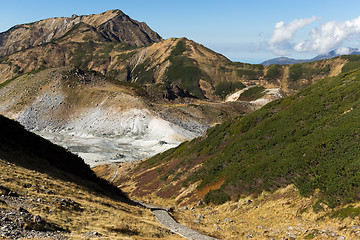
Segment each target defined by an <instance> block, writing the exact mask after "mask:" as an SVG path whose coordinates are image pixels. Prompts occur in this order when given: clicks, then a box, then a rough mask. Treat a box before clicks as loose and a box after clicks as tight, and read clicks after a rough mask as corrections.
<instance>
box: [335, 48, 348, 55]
mask: <svg viewBox="0 0 360 240" xmlns="http://www.w3.org/2000/svg"><path fill="white" fill-rule="evenodd" d="M335 53H336V54H339V55H348V54H350V53H351V49H350V48H347V47H341V48H338V49H336V51H335Z"/></svg>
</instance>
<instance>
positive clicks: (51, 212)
mask: <svg viewBox="0 0 360 240" xmlns="http://www.w3.org/2000/svg"><path fill="white" fill-rule="evenodd" d="M0 171H1V176H0V184H1V185H3V186H5V187H7V188H9V189H11V190H12V191H15V192H17V193H19V194H20V195H21V197H22V198H25V199H26V200H25V201H26V202H28V203H29V204H30V205H29V207H28V209H27V210H28V211H29V212H30V213H32V214H37V215H40V216H41V217H43V218H44V219H45V220H46V221H48V222H51V223H54V224H56V225H58V226H60V227H62V228H64V229H68V230H69V231H70V232H71V233H70V234H69V237H70V238H71V239H84V236H85V235H84V234H86V233H87V232H90V231H97V232H98V233H100V234H101V235H102V239H179V238H178V237H176V236H175V235H173V234H172V233H170V232H169V231H168V230H167V229H165V228H163V227H162V226H161V225H160V224H159V223H158V222H157V221H156V219H155V218H154V217H153V215H152V213H151V212H150V211H149V210H145V209H141V208H138V207H135V206H131V205H128V204H125V203H122V202H119V201H115V200H113V199H110V198H107V197H103V196H100V195H97V194H95V193H92V192H89V191H88V190H87V189H86V188H84V187H80V186H79V185H76V184H74V183H71V182H65V181H63V180H59V179H56V178H53V177H50V176H48V175H46V174H43V173H39V172H36V171H33V170H28V169H26V168H23V167H19V166H16V165H14V164H10V163H8V162H6V161H4V160H0ZM49 191H51V192H53V193H49ZM37 199H41V200H40V201H37ZM58 199H71V200H73V201H75V202H76V203H79V204H80V208H74V207H64V206H62V205H61V204H59V203H58V201H57V200H58ZM0 207H6V206H3V205H1V206H0ZM7 207H8V208H15V207H16V206H12V205H9V206H7Z"/></svg>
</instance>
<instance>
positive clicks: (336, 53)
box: [261, 48, 360, 65]
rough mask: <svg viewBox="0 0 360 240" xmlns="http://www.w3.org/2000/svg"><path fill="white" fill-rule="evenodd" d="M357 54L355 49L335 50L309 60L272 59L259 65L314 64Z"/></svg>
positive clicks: (357, 51)
mask: <svg viewBox="0 0 360 240" xmlns="http://www.w3.org/2000/svg"><path fill="white" fill-rule="evenodd" d="M341 51H342V52H341ZM344 51H345V52H344ZM340 52H341V53H340ZM359 54H360V52H359V49H357V48H346V49H335V50H332V51H330V52H328V53H324V54H320V55H317V56H315V57H313V58H311V59H294V58H288V57H278V58H273V59H270V60H267V61H264V62H262V63H261V64H263V65H272V64H278V65H284V64H297V63H307V62H315V61H319V60H326V59H330V58H334V57H338V56H341V55H359Z"/></svg>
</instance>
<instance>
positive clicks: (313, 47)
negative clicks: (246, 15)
mask: <svg viewBox="0 0 360 240" xmlns="http://www.w3.org/2000/svg"><path fill="white" fill-rule="evenodd" d="M317 19H318V18H316V17H312V18H307V19H297V20H294V21H292V22H291V23H289V24H288V25H285V24H284V23H283V22H279V23H277V24H276V26H275V29H274V33H273V36H272V38H271V39H270V40H269V49H270V50H272V51H273V52H274V53H276V54H278V55H283V54H284V53H286V54H288V53H289V52H290V51H291V50H295V51H297V52H316V53H318V54H319V53H326V52H329V51H331V50H333V49H335V48H339V50H338V51H339V53H343V54H348V53H349V49H347V48H344V47H345V46H343V45H344V44H345V43H347V42H349V41H351V40H356V38H359V37H360V17H357V18H355V19H352V20H348V21H344V22H337V21H330V22H326V23H323V24H322V25H320V26H319V27H317V28H314V29H312V30H311V32H310V39H305V40H302V41H299V42H296V43H293V36H294V33H295V32H296V31H298V30H299V29H301V28H303V27H305V26H306V25H308V24H310V23H311V22H313V21H315V20H317Z"/></svg>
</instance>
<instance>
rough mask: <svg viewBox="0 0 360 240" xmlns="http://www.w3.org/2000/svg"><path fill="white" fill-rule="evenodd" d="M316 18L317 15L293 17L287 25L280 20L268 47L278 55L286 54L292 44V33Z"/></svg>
mask: <svg viewBox="0 0 360 240" xmlns="http://www.w3.org/2000/svg"><path fill="white" fill-rule="evenodd" d="M318 19H319V18H318V17H311V18H303V19H295V20H294V21H292V22H290V23H289V24H287V25H286V24H285V23H284V22H282V21H281V22H278V23H276V25H275V28H274V32H273V35H272V37H271V39H270V41H269V49H270V50H271V51H273V52H274V53H276V54H278V55H285V54H287V53H288V50H289V48H291V46H292V44H291V40H292V38H293V36H294V34H295V33H296V32H297V31H298V30H300V29H302V28H304V27H306V26H307V25H309V24H310V23H312V22H314V21H315V20H318Z"/></svg>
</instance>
